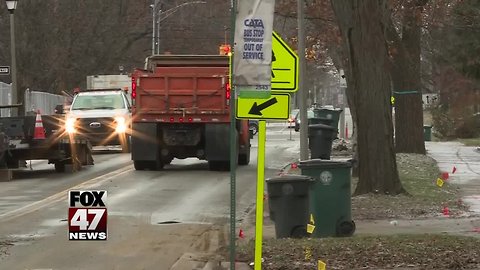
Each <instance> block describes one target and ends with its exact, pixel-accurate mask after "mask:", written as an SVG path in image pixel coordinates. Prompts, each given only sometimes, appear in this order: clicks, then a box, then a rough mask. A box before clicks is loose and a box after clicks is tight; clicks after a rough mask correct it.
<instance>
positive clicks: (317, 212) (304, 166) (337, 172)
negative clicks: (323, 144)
mask: <svg viewBox="0 0 480 270" xmlns="http://www.w3.org/2000/svg"><path fill="white" fill-rule="evenodd" d="M299 167H300V169H301V170H302V175H305V176H310V177H312V178H313V179H314V180H315V181H314V182H313V184H312V185H310V189H309V210H310V219H309V224H308V225H307V231H308V232H309V233H310V234H311V236H312V237H335V236H351V235H353V233H354V232H355V222H353V220H352V213H351V212H352V210H351V168H352V164H351V162H348V161H334V160H321V159H311V160H306V161H301V162H300V164H299Z"/></svg>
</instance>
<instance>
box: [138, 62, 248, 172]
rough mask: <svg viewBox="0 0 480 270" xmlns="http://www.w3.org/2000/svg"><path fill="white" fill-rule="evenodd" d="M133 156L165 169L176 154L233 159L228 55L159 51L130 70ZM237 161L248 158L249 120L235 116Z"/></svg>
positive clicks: (214, 165) (222, 166)
mask: <svg viewBox="0 0 480 270" xmlns="http://www.w3.org/2000/svg"><path fill="white" fill-rule="evenodd" d="M131 79H132V103H133V106H132V119H133V123H132V129H133V136H132V160H133V162H134V166H135V169H137V170H143V169H151V170H155V169H162V168H163V166H164V165H165V164H169V163H170V162H171V161H172V160H173V158H179V159H184V158H190V157H197V158H199V159H200V160H207V161H208V164H209V167H210V169H211V170H228V169H229V167H230V166H229V164H230V140H229V131H230V103H231V102H233V100H231V99H230V98H231V97H230V85H229V56H223V55H155V56H150V57H148V58H147V59H146V61H145V67H144V69H135V70H134V72H133V73H132V78H131ZM235 134H236V136H237V138H238V149H237V150H238V152H237V153H238V164H239V165H247V164H248V163H249V162H250V139H251V134H250V132H249V129H248V121H246V120H236V130H235Z"/></svg>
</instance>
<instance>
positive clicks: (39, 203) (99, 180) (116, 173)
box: [0, 165, 133, 221]
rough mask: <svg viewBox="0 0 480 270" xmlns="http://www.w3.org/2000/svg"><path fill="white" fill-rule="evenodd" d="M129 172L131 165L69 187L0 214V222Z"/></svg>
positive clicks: (131, 168)
mask: <svg viewBox="0 0 480 270" xmlns="http://www.w3.org/2000/svg"><path fill="white" fill-rule="evenodd" d="M129 171H133V165H129V166H127V167H124V168H121V169H118V170H116V171H113V172H109V173H107V174H104V175H100V176H98V177H95V178H93V179H90V180H86V181H85V182H82V183H80V184H78V185H76V186H73V187H70V188H68V189H66V190H64V191H61V192H58V193H56V194H54V195H52V196H50V197H47V198H45V199H43V200H40V201H37V202H34V203H31V204H28V205H25V206H23V207H20V208H18V209H15V210H12V211H9V212H6V213H3V214H0V220H2V221H8V220H12V219H14V218H17V217H20V216H23V215H25V214H29V213H32V212H34V211H37V210H39V209H42V208H44V207H47V206H49V205H51V204H53V203H55V202H59V201H61V200H66V199H67V196H68V191H69V190H73V189H85V188H91V187H94V186H98V185H100V184H102V183H104V182H106V181H109V180H110V179H114V178H117V176H119V175H122V174H124V173H127V172H129ZM117 179H118V178H117Z"/></svg>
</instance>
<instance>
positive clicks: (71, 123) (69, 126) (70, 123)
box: [65, 118, 77, 134]
mask: <svg viewBox="0 0 480 270" xmlns="http://www.w3.org/2000/svg"><path fill="white" fill-rule="evenodd" d="M76 121H77V119H75V118H67V120H66V121H65V131H66V132H67V133H69V134H73V133H75V132H77V130H76V129H75V122H76Z"/></svg>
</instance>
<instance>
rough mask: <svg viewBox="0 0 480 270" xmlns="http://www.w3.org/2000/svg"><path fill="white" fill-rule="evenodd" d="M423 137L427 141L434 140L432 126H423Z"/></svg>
mask: <svg viewBox="0 0 480 270" xmlns="http://www.w3.org/2000/svg"><path fill="white" fill-rule="evenodd" d="M423 139H424V140H425V141H426V142H429V141H431V140H432V126H423Z"/></svg>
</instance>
